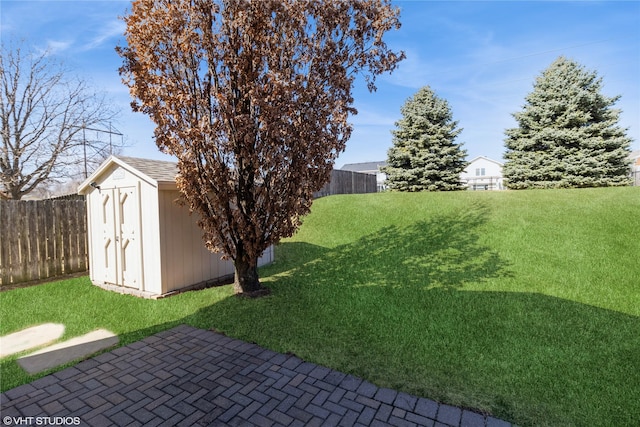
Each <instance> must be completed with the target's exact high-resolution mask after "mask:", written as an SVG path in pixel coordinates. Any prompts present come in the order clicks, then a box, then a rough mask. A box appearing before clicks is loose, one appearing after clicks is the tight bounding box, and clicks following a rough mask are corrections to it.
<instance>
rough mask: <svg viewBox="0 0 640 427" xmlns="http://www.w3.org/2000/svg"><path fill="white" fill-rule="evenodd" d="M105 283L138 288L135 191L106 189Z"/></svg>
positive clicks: (103, 216) (137, 216) (104, 220)
mask: <svg viewBox="0 0 640 427" xmlns="http://www.w3.org/2000/svg"><path fill="white" fill-rule="evenodd" d="M101 194H102V230H103V250H104V281H105V282H106V283H111V284H114V285H118V286H127V287H131V288H138V287H139V274H140V242H139V239H140V230H139V224H140V222H139V219H140V211H139V210H138V203H137V194H136V188H135V187H124V188H115V189H103V190H102V191H101Z"/></svg>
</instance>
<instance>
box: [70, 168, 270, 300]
mask: <svg viewBox="0 0 640 427" xmlns="http://www.w3.org/2000/svg"><path fill="white" fill-rule="evenodd" d="M177 171H178V168H177V164H176V163H173V162H167V161H159V160H148V159H139V158H132V157H122V156H118V157H115V156H111V157H109V158H108V159H107V160H105V161H104V163H102V165H100V167H99V168H98V169H97V170H96V171H95V172H94V173H93V174H91V176H90V177H89V178H87V179H86V180H85V181H84V182H83V183H82V184H81V185H80V187H79V188H78V193H80V194H82V195H85V196H86V199H87V216H88V222H87V224H88V236H89V271H90V277H91V281H92V282H93V283H94V284H96V285H99V286H102V287H104V288H107V289H111V290H117V291H120V292H123V293H130V294H135V295H139V296H144V297H159V296H164V295H167V294H171V293H174V292H177V291H180V290H186V289H189V288H195V287H200V286H206V285H210V284H212V283H216V282H223V281H226V280H230V279H232V278H233V274H234V269H233V263H232V261H228V260H222V259H221V257H220V254H215V253H212V252H210V251H209V250H207V249H206V248H205V246H204V242H203V240H202V230H201V229H200V228H199V227H198V225H197V223H196V220H197V217H196V215H195V214H193V215H190V214H189V210H188V208H187V207H183V206H180V205H178V204H177V203H176V200H177V199H178V198H179V197H180V194H179V192H178V189H177V186H176V182H175V177H176V174H177ZM272 261H273V247H270V248H269V249H267V250H266V251H265V253H264V254H263V256H262V257H261V258H260V260H259V262H258V265H264V264H267V263H270V262H272Z"/></svg>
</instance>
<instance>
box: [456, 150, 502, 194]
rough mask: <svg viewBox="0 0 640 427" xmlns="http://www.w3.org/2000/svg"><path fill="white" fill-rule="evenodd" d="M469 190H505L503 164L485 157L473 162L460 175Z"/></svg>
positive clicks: (477, 158)
mask: <svg viewBox="0 0 640 427" xmlns="http://www.w3.org/2000/svg"><path fill="white" fill-rule="evenodd" d="M460 180H461V181H462V182H463V183H465V184H466V185H467V188H468V189H469V190H504V185H503V179H502V163H500V162H498V161H496V160H493V159H490V158H488V157H485V156H479V157H476V158H475V159H473V160H471V161H470V162H469V164H468V165H467V167H466V168H465V170H464V171H463V172H462V173H461V174H460Z"/></svg>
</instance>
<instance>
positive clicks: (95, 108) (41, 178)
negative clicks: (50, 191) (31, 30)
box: [0, 41, 115, 199]
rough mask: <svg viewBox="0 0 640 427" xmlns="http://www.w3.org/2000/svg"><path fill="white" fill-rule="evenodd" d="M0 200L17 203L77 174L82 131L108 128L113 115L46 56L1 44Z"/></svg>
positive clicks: (94, 144)
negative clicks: (9, 200) (10, 200)
mask: <svg viewBox="0 0 640 427" xmlns="http://www.w3.org/2000/svg"><path fill="white" fill-rule="evenodd" d="M0 70H1V71H2V78H1V79H2V80H1V81H0V89H1V91H0V96H1V100H2V102H1V103H0V120H2V153H0V185H1V188H0V198H2V199H20V198H22V197H23V196H24V195H26V194H28V193H30V192H32V191H34V190H35V189H36V188H37V187H38V186H41V185H44V184H46V183H50V182H56V181H59V180H62V179H64V178H68V177H70V176H73V175H75V174H77V173H78V170H76V168H77V165H78V160H79V159H81V157H80V156H81V154H82V152H83V148H86V147H87V146H88V147H89V148H90V149H91V150H93V151H94V152H96V151H97V152H100V151H103V146H104V144H105V143H104V142H99V141H95V140H90V141H87V140H85V139H83V138H82V129H83V127H93V126H102V127H105V126H108V123H109V122H110V121H111V120H113V119H114V117H115V113H114V112H113V111H112V110H111V109H110V108H109V106H108V105H107V103H106V101H105V98H104V96H102V95H100V94H97V93H95V92H93V91H92V90H91V88H90V87H89V86H88V85H87V83H86V82H85V81H83V80H81V79H77V78H73V77H71V76H70V75H69V74H68V72H67V71H66V70H65V69H64V68H63V67H62V66H61V65H60V64H59V63H57V62H55V61H54V59H53V58H51V57H50V56H49V55H48V53H47V52H44V53H36V52H35V51H34V50H32V49H29V48H26V49H25V48H24V44H23V43H7V44H5V43H4V41H3V43H2V56H1V58H0Z"/></svg>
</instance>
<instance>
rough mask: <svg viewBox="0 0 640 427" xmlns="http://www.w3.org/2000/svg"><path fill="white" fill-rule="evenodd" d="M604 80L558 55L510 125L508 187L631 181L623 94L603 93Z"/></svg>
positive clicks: (505, 166) (549, 186) (599, 185)
mask: <svg viewBox="0 0 640 427" xmlns="http://www.w3.org/2000/svg"><path fill="white" fill-rule="evenodd" d="M601 89H602V79H601V78H599V77H598V75H597V73H596V72H594V71H587V70H585V68H584V67H582V66H581V65H579V64H578V63H576V62H574V61H572V60H569V59H567V58H564V57H560V58H558V59H557V60H556V61H554V62H553V63H552V64H551V65H550V66H549V68H547V69H546V70H545V71H544V72H543V73H542V74H541V76H540V77H538V78H537V80H536V82H535V84H534V89H533V91H532V92H531V93H530V94H529V95H528V96H527V97H526V104H525V106H524V108H523V110H522V111H521V112H518V113H515V114H514V115H513V116H514V117H515V119H516V121H517V122H518V127H516V128H512V129H507V130H506V131H505V133H506V136H507V137H506V140H505V146H506V148H507V151H506V153H505V156H504V157H505V159H506V162H505V164H504V167H503V170H502V171H503V174H504V178H505V180H506V183H507V187H508V188H511V189H525V188H568V187H601V186H613V185H628V184H629V183H630V181H629V164H628V161H627V156H628V155H629V147H630V146H631V139H630V138H629V137H627V136H626V131H627V130H626V129H624V128H621V127H620V126H618V119H619V116H620V111H619V110H616V109H612V106H613V105H614V104H615V103H616V102H617V101H618V99H620V97H619V96H616V97H607V96H604V95H603V94H601V93H600V91H601Z"/></svg>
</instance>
